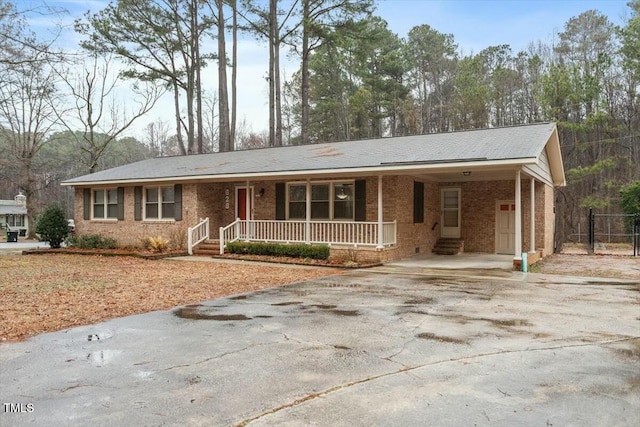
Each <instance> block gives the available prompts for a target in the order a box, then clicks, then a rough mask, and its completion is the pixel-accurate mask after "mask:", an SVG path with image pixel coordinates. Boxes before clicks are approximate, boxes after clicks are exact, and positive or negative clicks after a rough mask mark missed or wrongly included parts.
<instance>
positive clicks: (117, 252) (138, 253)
mask: <svg viewBox="0 0 640 427" xmlns="http://www.w3.org/2000/svg"><path fill="white" fill-rule="evenodd" d="M45 254H65V255H103V256H129V257H134V258H142V259H163V258H170V257H176V256H185V255H188V253H187V251H184V250H173V251H166V252H160V253H159V252H151V251H145V250H143V249H78V248H59V249H29V250H24V251H22V255H45Z"/></svg>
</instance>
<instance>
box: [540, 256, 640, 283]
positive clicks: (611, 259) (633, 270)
mask: <svg viewBox="0 0 640 427" xmlns="http://www.w3.org/2000/svg"><path fill="white" fill-rule="evenodd" d="M530 271H531V272H533V273H544V274H562V275H566V276H584V277H610V278H617V279H637V280H638V281H640V257H633V256H616V255H586V254H582V255H581V254H553V255H549V256H548V257H545V258H544V259H542V260H541V261H539V262H537V263H536V264H534V265H533V266H532V267H531V270H530Z"/></svg>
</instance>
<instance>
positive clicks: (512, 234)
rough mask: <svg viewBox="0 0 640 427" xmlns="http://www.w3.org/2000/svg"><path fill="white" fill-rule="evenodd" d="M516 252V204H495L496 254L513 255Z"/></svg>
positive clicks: (511, 201)
mask: <svg viewBox="0 0 640 427" xmlns="http://www.w3.org/2000/svg"><path fill="white" fill-rule="evenodd" d="M515 251H516V203H515V202H514V201H513V200H499V201H498V202H496V253H498V254H508V255H514V254H515Z"/></svg>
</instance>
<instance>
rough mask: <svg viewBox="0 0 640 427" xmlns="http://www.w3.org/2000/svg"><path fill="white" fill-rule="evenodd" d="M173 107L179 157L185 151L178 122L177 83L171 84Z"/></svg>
mask: <svg viewBox="0 0 640 427" xmlns="http://www.w3.org/2000/svg"><path fill="white" fill-rule="evenodd" d="M173 107H174V112H175V115H176V116H175V117H176V139H177V140H178V148H180V155H181V156H184V155H186V154H187V150H185V148H184V141H183V140H182V122H181V120H180V95H179V92H178V84H177V82H175V81H174V82H173Z"/></svg>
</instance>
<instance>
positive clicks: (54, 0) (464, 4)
mask: <svg viewBox="0 0 640 427" xmlns="http://www.w3.org/2000/svg"><path fill="white" fill-rule="evenodd" d="M10 1H11V0H10ZM264 1H266V0H264ZM627 1H628V0H379V1H378V2H377V4H378V7H377V11H376V15H378V16H381V17H382V18H383V19H385V20H386V21H387V22H388V24H389V28H390V29H391V31H393V32H395V33H396V34H398V35H399V36H400V37H406V35H407V33H408V32H409V30H410V29H411V28H413V27H414V26H417V25H422V24H428V25H430V26H431V27H432V28H434V29H436V30H438V31H440V32H441V33H450V34H453V35H454V39H455V41H456V42H457V43H458V46H459V50H460V51H461V52H462V53H463V54H470V53H478V52H479V51H480V50H482V49H484V48H486V47H488V46H493V45H499V44H508V45H510V46H511V47H512V49H513V51H514V52H518V51H520V50H525V49H526V48H527V46H528V44H529V43H531V42H536V41H538V40H540V41H542V42H548V41H550V40H552V39H553V36H554V35H555V34H557V33H558V32H561V31H562V30H563V27H564V25H565V23H566V22H567V21H568V20H569V19H570V18H572V17H575V16H578V15H579V14H580V13H582V12H584V11H586V10H589V9H596V10H599V11H600V12H601V13H603V14H604V15H606V16H607V17H608V18H609V20H610V21H612V22H613V23H614V24H618V25H622V24H623V23H624V20H625V19H626V17H627V16H628V15H629V8H628V7H627V6H626V4H627ZM13 2H14V4H17V5H18V6H19V8H26V7H29V6H32V5H39V4H42V3H43V2H44V3H47V4H48V5H50V6H55V7H61V8H64V9H66V10H68V11H69V12H71V14H72V15H75V17H78V16H81V15H82V13H83V12H85V11H86V10H88V9H91V10H92V11H97V10H100V9H101V8H102V7H104V5H106V4H107V3H108V1H106V0H13ZM61 19H64V21H65V22H66V23H68V24H70V23H71V22H73V19H72V18H70V17H65V18H61ZM30 21H31V24H32V27H33V28H34V29H35V30H37V31H38V32H39V33H40V34H44V33H46V31H47V28H48V26H50V25H51V23H52V22H55V21H56V19H55V18H52V17H50V16H49V17H42V16H40V17H39V16H37V15H32V17H31V19H30ZM61 40H63V41H64V44H66V45H67V46H66V47H67V48H69V49H73V48H74V45H75V43H76V42H77V40H78V38H77V37H76V36H75V35H74V34H73V33H72V32H69V33H67V34H66V35H65V36H64V37H63V38H62V39H61ZM283 53H284V52H283ZM283 59H285V58H283ZM238 64H239V67H240V70H239V82H241V83H240V84H239V88H238V92H239V93H238V95H239V108H238V114H239V117H240V118H241V119H242V118H243V117H245V118H246V119H247V121H248V123H249V124H250V126H251V128H252V129H253V130H254V131H258V132H259V131H262V130H263V129H266V128H267V120H268V119H267V117H268V114H267V111H266V106H267V83H266V81H265V79H264V76H265V74H266V69H267V64H268V62H267V52H266V46H265V45H264V44H262V43H259V42H256V41H253V40H250V39H246V40H244V41H243V43H242V44H241V46H240V47H239V60H238ZM283 67H284V74H285V75H286V76H290V75H291V74H292V73H293V72H294V71H296V70H297V68H298V63H297V62H296V61H295V60H292V61H291V62H286V63H284V64H283ZM207 74H208V76H209V77H208V79H207V76H205V79H206V80H208V81H210V82H211V83H210V85H209V86H210V87H211V88H212V89H214V88H215V87H216V86H217V84H216V83H215V80H216V72H215V67H209V69H208V73H207ZM156 110H157V111H152V112H151V113H150V114H149V117H148V118H145V119H142V120H141V121H140V122H139V124H138V125H137V128H138V129H141V128H143V127H144V126H146V124H148V123H150V122H152V121H154V120H157V119H163V120H164V119H166V120H170V117H171V115H170V114H169V115H167V114H166V113H164V112H166V111H171V102H170V101H167V102H166V103H162V104H161V105H160V106H159V107H156ZM161 112H163V113H161Z"/></svg>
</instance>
